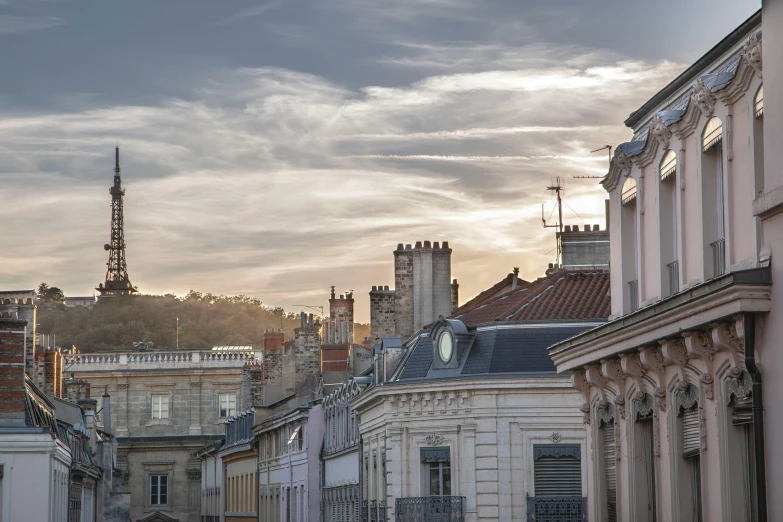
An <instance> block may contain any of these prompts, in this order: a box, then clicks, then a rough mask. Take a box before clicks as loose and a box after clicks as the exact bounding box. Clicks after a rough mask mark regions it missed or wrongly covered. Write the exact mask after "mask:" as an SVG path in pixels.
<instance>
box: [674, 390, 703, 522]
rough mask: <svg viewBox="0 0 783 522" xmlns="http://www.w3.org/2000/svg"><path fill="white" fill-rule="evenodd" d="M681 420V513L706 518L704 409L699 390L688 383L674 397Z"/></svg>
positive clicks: (689, 517) (693, 518)
mask: <svg viewBox="0 0 783 522" xmlns="http://www.w3.org/2000/svg"><path fill="white" fill-rule="evenodd" d="M675 399H676V401H675V413H676V415H677V419H678V431H679V435H678V437H677V447H678V449H679V451H680V455H681V459H679V465H678V470H679V473H678V481H679V490H680V503H681V505H680V512H681V513H688V515H689V516H688V520H693V521H695V522H701V521H702V520H704V517H703V511H702V495H701V412H700V411H699V390H698V388H696V387H695V386H694V385H692V384H689V385H687V386H686V387H685V389H684V390H681V391H679V392H678V393H677V394H676V396H675Z"/></svg>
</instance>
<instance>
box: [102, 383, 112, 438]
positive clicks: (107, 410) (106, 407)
mask: <svg viewBox="0 0 783 522" xmlns="http://www.w3.org/2000/svg"><path fill="white" fill-rule="evenodd" d="M101 401H102V403H103V405H102V406H101V408H102V409H103V412H102V413H103V431H105V432H106V433H111V397H110V396H109V394H108V393H106V392H104V393H103V395H101Z"/></svg>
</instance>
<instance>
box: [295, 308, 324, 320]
mask: <svg viewBox="0 0 783 522" xmlns="http://www.w3.org/2000/svg"><path fill="white" fill-rule="evenodd" d="M294 306H298V307H300V308H309V309H310V310H320V311H321V318H322V319H323V316H324V307H323V306H321V305H294Z"/></svg>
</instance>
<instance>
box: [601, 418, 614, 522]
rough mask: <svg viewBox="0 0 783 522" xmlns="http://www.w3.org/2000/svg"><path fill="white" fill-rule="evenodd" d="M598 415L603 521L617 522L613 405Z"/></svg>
mask: <svg viewBox="0 0 783 522" xmlns="http://www.w3.org/2000/svg"><path fill="white" fill-rule="evenodd" d="M597 414H598V435H599V437H600V440H601V453H602V455H601V456H602V459H601V461H602V462H603V466H602V467H603V471H604V476H603V477H602V478H603V488H602V489H603V491H602V496H603V501H604V507H603V509H602V510H601V513H602V516H601V519H602V520H607V521H608V522H616V521H617V437H616V432H615V424H614V408H613V407H612V405H611V404H609V405H607V406H606V408H600V409H599V410H598V411H597Z"/></svg>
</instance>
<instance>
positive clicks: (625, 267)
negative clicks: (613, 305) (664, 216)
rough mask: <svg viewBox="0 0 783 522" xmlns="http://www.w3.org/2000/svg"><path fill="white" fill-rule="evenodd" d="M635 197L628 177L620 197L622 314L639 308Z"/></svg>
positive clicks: (635, 193) (635, 192) (632, 185)
mask: <svg viewBox="0 0 783 522" xmlns="http://www.w3.org/2000/svg"><path fill="white" fill-rule="evenodd" d="M636 196H637V187H636V180H635V179H633V178H631V177H628V178H626V180H625V182H624V183H623V187H622V190H621V195H620V198H621V208H620V220H621V223H620V234H621V237H622V241H620V244H621V248H622V273H623V275H622V278H623V283H624V284H623V286H624V288H623V292H624V293H623V303H624V304H623V312H624V313H631V312H635V311H636V310H637V309H638V308H639V284H638V280H637V270H638V269H637V265H638V259H639V256H638V252H637V250H638V246H637V241H636V240H637V236H638V232H637V217H636Z"/></svg>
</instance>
